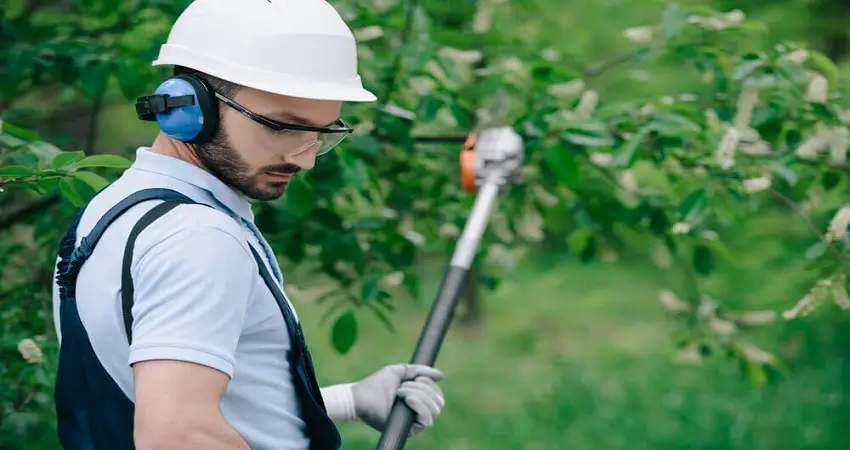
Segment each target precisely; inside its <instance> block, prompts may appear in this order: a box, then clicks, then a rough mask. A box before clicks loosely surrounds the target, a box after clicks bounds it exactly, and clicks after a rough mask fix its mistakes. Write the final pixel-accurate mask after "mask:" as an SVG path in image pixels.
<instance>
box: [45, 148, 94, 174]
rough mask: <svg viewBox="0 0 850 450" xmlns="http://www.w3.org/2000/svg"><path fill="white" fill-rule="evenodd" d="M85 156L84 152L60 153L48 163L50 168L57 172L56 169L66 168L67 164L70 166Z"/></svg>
mask: <svg viewBox="0 0 850 450" xmlns="http://www.w3.org/2000/svg"><path fill="white" fill-rule="evenodd" d="M85 156H86V154H85V153H84V152H79V151H77V152H62V153H60V154H58V155H56V157H55V158H53V161H51V162H50V167H53V168H54V169H57V170H58V169H61V168H63V167H65V166H67V165H68V164H71V163H72V162H74V161H79V160H81V159H83V158H85Z"/></svg>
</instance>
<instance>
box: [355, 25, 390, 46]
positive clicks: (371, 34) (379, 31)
mask: <svg viewBox="0 0 850 450" xmlns="http://www.w3.org/2000/svg"><path fill="white" fill-rule="evenodd" d="M353 34H354V39H355V40H356V41H357V42H367V41H371V40H372V39H377V38H379V37H381V36H383V35H384V29H383V28H381V27H379V26H377V25H372V26H368V27H363V28H358V29H356V30H354V32H353Z"/></svg>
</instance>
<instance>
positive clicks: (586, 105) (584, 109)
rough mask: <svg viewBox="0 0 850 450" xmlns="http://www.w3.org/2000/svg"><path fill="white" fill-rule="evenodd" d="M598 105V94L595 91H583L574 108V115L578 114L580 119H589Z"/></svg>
mask: <svg viewBox="0 0 850 450" xmlns="http://www.w3.org/2000/svg"><path fill="white" fill-rule="evenodd" d="M598 103H599V94H597V93H596V91H594V90H593V89H589V90H587V91H584V93H582V94H581V100H579V103H578V106H577V107H576V113H578V115H579V116H581V117H590V116H591V115H593V112H594V111H595V110H596V105H597V104H598Z"/></svg>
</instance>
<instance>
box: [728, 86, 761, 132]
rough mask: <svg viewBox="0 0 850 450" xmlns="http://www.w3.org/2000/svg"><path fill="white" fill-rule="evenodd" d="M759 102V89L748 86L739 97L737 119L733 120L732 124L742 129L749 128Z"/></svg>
mask: <svg viewBox="0 0 850 450" xmlns="http://www.w3.org/2000/svg"><path fill="white" fill-rule="evenodd" d="M758 101H759V92H758V88H756V87H755V86H747V87H745V88H744V89H743V90H742V91H741V94H740V95H739V96H738V104H737V109H736V111H735V117H734V118H733V119H732V124H733V125H734V126H736V127H738V128H740V129H742V130H743V129H745V128H749V126H750V120H752V117H753V110H754V109H755V107H756V104H757V103H758Z"/></svg>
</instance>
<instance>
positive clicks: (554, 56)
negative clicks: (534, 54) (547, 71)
mask: <svg viewBox="0 0 850 450" xmlns="http://www.w3.org/2000/svg"><path fill="white" fill-rule="evenodd" d="M540 56H541V57H542V58H543V59H545V60H546V61H549V62H555V61H557V60H559V59H561V52H560V51H558V49H556V48H552V47H549V48H546V49H543V51H542V52H540Z"/></svg>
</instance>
